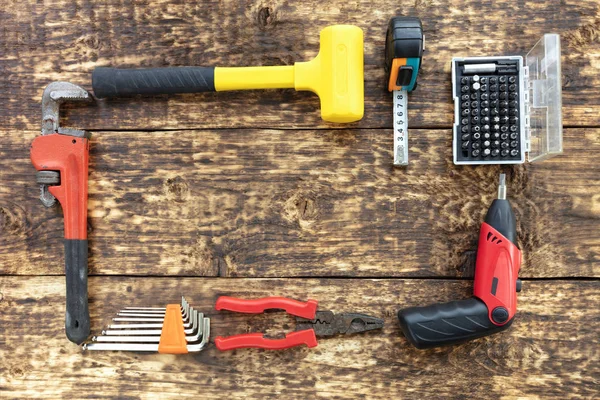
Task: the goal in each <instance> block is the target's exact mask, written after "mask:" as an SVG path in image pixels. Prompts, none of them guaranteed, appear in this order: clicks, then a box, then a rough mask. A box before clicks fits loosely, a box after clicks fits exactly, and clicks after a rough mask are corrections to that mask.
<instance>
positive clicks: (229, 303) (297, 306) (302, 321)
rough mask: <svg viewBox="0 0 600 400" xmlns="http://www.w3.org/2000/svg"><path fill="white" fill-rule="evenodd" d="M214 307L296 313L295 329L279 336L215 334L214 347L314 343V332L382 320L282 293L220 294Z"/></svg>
mask: <svg viewBox="0 0 600 400" xmlns="http://www.w3.org/2000/svg"><path fill="white" fill-rule="evenodd" d="M215 308H216V309H217V310H229V311H234V312H242V313H249V314H260V313H262V312H264V311H265V310H268V309H281V310H284V311H285V312H287V313H288V314H290V315H294V316H296V317H297V319H296V322H297V326H296V331H295V332H291V333H288V334H287V335H286V336H285V337H284V338H283V339H269V338H266V337H265V336H264V334H262V333H245V334H241V335H234V336H228V337H221V336H218V337H216V338H215V345H216V347H217V348H218V349H219V350H221V351H225V350H233V349H240V348H250V347H253V348H260V349H270V350H281V349H288V348H290V347H295V346H301V345H306V346H308V347H315V346H317V336H333V335H337V334H352V333H358V332H364V331H368V330H373V329H380V328H382V327H383V320H382V319H379V318H374V317H370V316H368V315H365V314H357V313H341V314H334V313H333V312H331V311H317V301H316V300H308V301H307V302H300V301H297V300H293V299H287V298H285V297H265V298H262V299H256V300H244V299H237V298H234V297H227V296H222V297H219V299H217V304H216V306H215Z"/></svg>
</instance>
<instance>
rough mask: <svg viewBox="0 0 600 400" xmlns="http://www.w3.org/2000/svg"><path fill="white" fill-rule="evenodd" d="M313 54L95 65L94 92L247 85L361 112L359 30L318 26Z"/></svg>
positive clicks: (325, 109) (335, 117) (341, 116)
mask: <svg viewBox="0 0 600 400" xmlns="http://www.w3.org/2000/svg"><path fill="white" fill-rule="evenodd" d="M320 37H321V48H320V51H319V54H318V55H317V57H315V58H314V59H313V60H311V61H308V62H297V63H295V64H294V65H293V66H292V65H289V66H269V67H243V68H222V67H173V68H147V69H117V68H105V67H102V68H96V69H95V70H94V72H93V74H92V86H93V88H94V94H95V95H96V96H98V97H99V98H103V97H119V96H128V95H134V94H151V95H153V94H174V93H196V92H214V91H217V92H219V91H225V90H247V89H286V88H292V89H296V90H308V91H311V92H314V93H316V94H317V95H318V96H319V98H320V100H321V117H322V118H323V119H324V120H325V121H330V122H354V121H358V120H360V119H361V118H362V117H363V113H364V62H363V57H364V56H363V51H364V50H363V31H362V29H360V28H358V27H356V26H352V25H333V26H328V27H326V28H325V29H323V30H322V31H321V36H320Z"/></svg>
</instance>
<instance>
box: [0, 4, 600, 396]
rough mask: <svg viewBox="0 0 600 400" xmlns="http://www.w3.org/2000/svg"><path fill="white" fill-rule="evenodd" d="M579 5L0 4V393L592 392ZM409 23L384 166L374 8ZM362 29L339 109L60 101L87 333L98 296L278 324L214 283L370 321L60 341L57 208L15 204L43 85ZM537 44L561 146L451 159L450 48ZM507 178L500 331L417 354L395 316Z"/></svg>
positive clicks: (470, 234) (593, 325) (596, 99)
mask: <svg viewBox="0 0 600 400" xmlns="http://www.w3.org/2000/svg"><path fill="white" fill-rule="evenodd" d="M599 10H600V4H599V3H598V2H597V1H592V0H587V1H574V0H570V1H549V2H508V1H495V2H480V1H475V0H470V1H451V2H440V1H431V0H417V1H415V2H410V3H406V4H404V3H396V4H392V3H390V2H385V1H380V0H376V1H355V2H347V1H338V0H335V1H332V2H325V3H323V2H314V1H305V2H294V1H291V0H287V1H283V0H273V1H271V0H268V1H244V2H239V1H233V0H230V1H219V2H217V1H213V2H211V1H198V2H189V1H183V0H182V1H179V2H176V1H172V2H166V1H164V0H162V1H161V0H159V1H153V2H149V1H139V2H130V1H116V0H109V1H104V2H100V1H96V0H88V1H75V2H72V1H65V0H57V1H55V2H52V3H37V2H33V1H31V2H29V3H27V2H23V1H16V0H13V1H7V2H4V3H2V5H0V15H1V17H2V18H1V20H2V29H1V30H0V94H1V95H2V98H3V102H2V107H0V115H1V116H2V117H3V119H4V121H5V123H4V125H3V126H2V127H0V179H1V180H2V185H0V318H1V319H0V345H1V347H0V359H2V362H1V363H0V372H1V373H0V391H1V392H2V396H3V398H4V397H6V398H18V399H22V398H79V397H86V398H170V397H177V398H181V397H194V398H197V397H198V396H203V397H205V398H242V397H251V398H261V399H262V398H271V397H272V398H303V399H304V398H319V397H323V398H356V397H365V398H386V399H387V398H435V397H454V398H464V397H476V398H499V397H501V396H504V397H506V398H515V397H521V398H561V399H562V398H570V397H572V398H597V397H599V396H600V394H599V389H598V388H599V385H600V382H599V381H598V376H600V354H599V353H600V351H599V349H600V346H599V343H598V342H599V338H600V314H599V310H600V296H599V295H598V292H599V291H600V279H599V278H600V164H599V162H600V117H598V115H600V91H598V87H599V86H600V11H599ZM394 15H414V16H419V17H420V18H421V19H422V20H423V25H424V29H425V35H426V47H427V51H426V53H425V56H424V57H425V58H424V61H423V69H422V70H421V73H420V75H419V87H418V89H417V90H416V91H415V92H413V93H412V94H411V95H410V98H409V118H410V126H411V127H412V128H413V129H411V131H410V166H409V167H408V168H405V169H394V168H392V167H391V165H390V163H391V159H392V154H391V153H392V152H391V145H392V135H391V132H390V129H389V128H390V126H391V113H390V108H391V98H390V95H389V93H387V92H386V91H385V89H384V84H383V81H384V73H383V68H382V65H383V45H384V33H385V29H386V23H387V21H388V19H389V18H390V17H392V16H394ZM334 23H351V24H355V25H358V26H360V27H361V28H362V29H363V30H364V32H365V80H366V82H365V101H366V103H365V118H364V119H363V120H362V121H360V122H358V123H356V124H351V125H330V124H327V123H324V122H323V121H321V119H320V111H319V102H318V99H317V97H316V96H315V95H313V94H310V93H297V92H293V91H288V90H272V91H266V92H265V91H257V92H244V93H242V92H232V93H218V94H215V93H212V94H199V95H181V96H173V97H166V96H157V97H153V98H149V99H143V100H142V99H119V100H111V101H101V102H95V103H93V104H90V105H88V106H84V107H67V108H66V113H65V119H64V121H63V122H64V125H66V126H77V127H80V128H85V129H88V130H90V131H91V132H92V134H93V139H92V147H91V155H90V157H91V160H90V176H89V180H90V182H89V191H90V196H89V218H88V227H89V229H88V233H89V239H90V254H89V255H90V258H89V269H90V275H91V278H90V288H89V292H90V309H91V313H92V326H93V331H94V332H95V333H98V332H99V331H100V330H101V328H102V326H103V325H104V324H105V323H107V322H108V320H109V318H110V317H111V316H112V315H113V314H114V313H115V312H116V310H117V309H118V308H119V307H121V306H127V305H140V306H142V305H146V306H152V305H154V306H160V305H164V304H166V303H168V302H176V301H177V300H178V297H179V296H180V295H181V294H184V295H186V296H187V297H188V298H189V300H190V302H191V303H192V304H193V305H194V306H197V307H198V308H199V309H201V310H202V311H204V312H206V313H208V314H209V316H210V317H211V319H212V322H213V329H212V336H213V337H215V336H217V335H228V334H232V333H238V332H246V331H247V332H249V331H264V330H266V331H268V332H270V333H278V332H281V331H289V330H292V329H293V323H291V321H290V320H287V319H286V318H285V317H283V316H281V315H279V314H269V315H268V316H266V317H252V318H248V317H247V316H237V315H234V314H223V313H220V312H215V311H214V310H213V307H214V302H215V300H216V298H217V297H218V296H219V295H225V294H226V295H234V296H241V297H261V296H266V295H282V296H288V297H292V298H298V299H307V298H315V299H317V300H319V302H320V306H321V308H322V309H332V310H334V311H358V312H365V313H369V314H372V315H376V316H377V315H378V316H382V317H384V318H385V320H386V327H385V329H384V330H383V331H382V332H372V333H369V334H365V335H356V336H351V337H342V338H330V339H326V340H325V339H324V340H321V341H320V344H319V346H318V347H317V348H315V349H306V348H300V349H292V350H289V351H281V352H266V351H259V350H244V351H235V352H227V353H220V352H218V351H217V350H215V349H214V347H213V346H211V347H210V348H209V349H208V350H206V351H204V352H202V353H199V354H195V355H187V356H168V355H157V354H151V355H149V354H135V353H102V352H100V353H81V351H80V350H79V348H78V347H77V346H75V345H73V344H71V343H70V342H68V341H67V339H66V338H65V336H64V332H63V329H64V292H65V289H64V277H63V276H62V275H63V273H64V266H63V262H64V259H63V249H62V237H63V227H62V224H63V218H62V211H61V209H60V208H59V207H56V208H52V209H45V208H44V207H43V206H42V205H41V203H40V202H39V200H38V199H37V196H38V188H37V187H36V185H35V178H34V170H33V167H32V166H31V163H30V161H29V144H30V143H31V140H33V138H34V137H35V136H36V135H37V134H38V132H39V128H40V99H41V93H42V91H43V88H44V87H45V86H46V85H47V84H48V83H50V82H52V81H54V80H68V81H72V82H74V83H77V84H81V85H83V86H85V87H87V88H90V89H91V84H90V83H91V82H90V76H91V71H92V70H93V68H94V67H96V66H106V65H113V66H130V67H131V66H177V65H223V66H226V65H277V64H292V63H293V62H294V61H302V60H308V59H310V58H312V57H314V56H315V55H316V53H317V51H318V32H319V30H320V29H322V28H323V27H325V26H327V25H330V24H334ZM546 32H557V33H560V34H561V40H562V42H561V43H562V68H563V122H564V125H565V129H564V154H563V155H562V156H560V157H556V158H553V159H551V160H547V161H544V162H541V163H537V164H525V165H522V166H514V167H498V166H480V167H459V166H455V165H453V164H452V153H451V147H450V146H451V140H452V138H451V136H452V135H451V124H452V118H453V117H452V115H453V106H452V102H451V93H450V59H451V57H453V56H477V55H513V54H514V55H517V54H518V55H525V54H526V53H527V51H528V50H529V49H530V48H531V47H532V46H533V45H534V44H535V43H536V42H537V40H538V39H539V38H540V37H541V35H542V34H543V33H546ZM501 171H502V172H506V173H507V174H508V186H509V187H508V191H509V198H510V200H511V202H512V205H513V208H514V210H515V213H516V215H517V219H518V241H519V245H520V247H521V249H522V251H523V265H522V270H521V277H522V278H523V281H524V283H523V291H522V292H521V293H520V294H519V307H518V314H517V319H516V320H515V323H514V324H513V326H512V327H511V328H510V329H509V330H507V331H505V332H503V333H501V334H497V335H494V336H491V337H488V338H483V339H480V340H476V341H473V342H470V343H467V344H464V345H460V346H455V347H451V348H443V349H436V350H428V351H419V350H416V349H414V348H412V347H410V345H409V344H408V343H407V342H406V340H405V339H404V338H403V337H402V335H401V333H400V330H399V327H398V325H397V319H396V317H395V315H396V312H397V311H398V310H399V309H400V308H403V307H407V306H412V305H425V304H428V303H432V302H441V301H448V300H454V299H459V298H464V297H467V296H469V295H470V293H471V290H472V284H471V281H470V280H469V278H471V277H472V275H473V267H474V258H475V254H476V245H477V234H478V229H479V224H480V223H481V220H482V218H483V216H484V214H485V211H486V209H487V207H488V205H489V203H490V202H491V200H492V199H493V198H494V196H495V190H496V182H497V177H498V174H499V173H500V172H501Z"/></svg>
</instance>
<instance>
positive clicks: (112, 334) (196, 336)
mask: <svg viewBox="0 0 600 400" xmlns="http://www.w3.org/2000/svg"><path fill="white" fill-rule="evenodd" d="M126 310H131V311H134V312H136V313H141V315H142V316H144V317H148V319H151V320H153V321H155V323H154V324H126V325H118V326H117V325H109V326H108V327H107V329H106V330H103V331H102V334H101V335H99V336H94V337H93V338H92V342H91V343H86V344H84V345H83V349H84V350H115V351H151V352H158V353H164V354H184V353H188V352H198V351H201V350H202V349H204V348H205V347H206V346H207V344H208V340H209V337H210V319H209V318H205V317H204V314H203V313H201V312H198V311H197V310H194V308H193V307H191V306H190V305H189V303H188V302H187V301H186V300H185V299H184V298H183V297H182V299H181V305H179V304H169V305H167V307H165V308H148V307H140V308H135V307H127V308H126ZM123 311H124V310H122V311H121V312H123ZM186 318H187V319H188V320H189V325H187V326H186V324H185V323H184V320H185V319H186ZM158 321H160V323H159V322H158Z"/></svg>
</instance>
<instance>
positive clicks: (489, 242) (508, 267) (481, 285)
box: [473, 222, 521, 325]
mask: <svg viewBox="0 0 600 400" xmlns="http://www.w3.org/2000/svg"><path fill="white" fill-rule="evenodd" d="M520 268H521V251H520V250H519V248H518V247H517V246H515V245H514V243H512V242H511V241H510V240H508V239H507V238H506V237H504V236H503V235H502V234H501V233H500V232H498V231H497V230H496V229H494V227H493V226H491V225H488V224H487V223H485V222H484V223H483V224H481V230H480V234H479V245H478V246H477V262H476V265H475V282H474V285H473V286H474V292H473V294H474V295H475V297H478V298H479V299H481V300H483V302H484V303H485V305H486V306H487V308H488V311H489V319H490V321H492V323H493V324H495V325H503V324H504V323H507V322H508V321H510V320H511V319H512V317H513V316H514V315H515V313H516V311H517V288H516V285H517V276H518V274H519V269H520ZM497 307H503V308H505V309H506V310H507V311H508V319H507V320H506V322H504V323H501V324H500V323H496V322H495V321H494V319H493V318H492V312H493V311H494V309H496V308H497Z"/></svg>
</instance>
